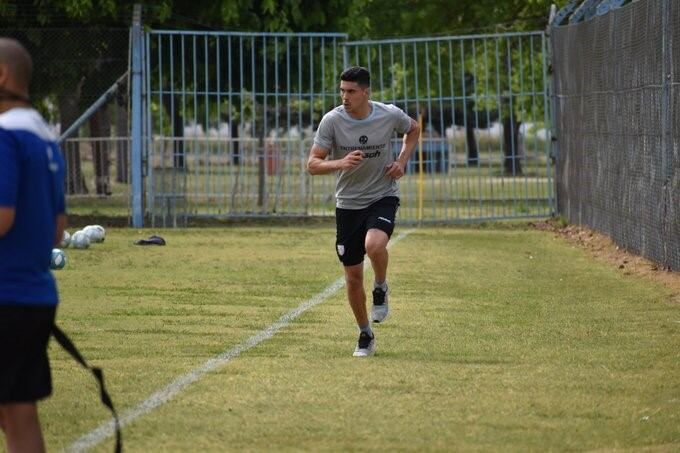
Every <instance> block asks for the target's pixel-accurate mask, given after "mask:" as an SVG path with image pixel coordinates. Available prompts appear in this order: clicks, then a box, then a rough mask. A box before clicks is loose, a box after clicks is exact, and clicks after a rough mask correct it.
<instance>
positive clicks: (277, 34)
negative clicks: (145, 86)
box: [148, 30, 348, 38]
mask: <svg viewBox="0 0 680 453" xmlns="http://www.w3.org/2000/svg"><path fill="white" fill-rule="evenodd" d="M148 34H149V35H184V36H192V35H195V36H213V37H220V36H247V37H258V36H261V37H265V38H269V37H281V38H286V37H290V38H347V37H348V35H347V34H346V33H318V32H309V33H287V32H263V33H258V32H244V31H199V30H150V31H149V32H148Z"/></svg>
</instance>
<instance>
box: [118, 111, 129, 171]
mask: <svg viewBox="0 0 680 453" xmlns="http://www.w3.org/2000/svg"><path fill="white" fill-rule="evenodd" d="M127 127H128V112H127V108H126V104H125V102H124V99H123V102H118V103H117V105H116V136H117V137H118V139H117V140H116V182H120V183H123V184H127V183H128V182H129V178H130V168H129V166H130V147H129V136H128V135H129V134H128V130H127Z"/></svg>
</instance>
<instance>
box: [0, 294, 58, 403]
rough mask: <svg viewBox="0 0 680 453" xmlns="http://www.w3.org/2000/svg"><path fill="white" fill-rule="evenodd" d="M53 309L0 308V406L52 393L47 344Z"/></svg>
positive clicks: (29, 400) (54, 309)
mask: <svg viewBox="0 0 680 453" xmlns="http://www.w3.org/2000/svg"><path fill="white" fill-rule="evenodd" d="M55 312H56V307H49V306H48V307H39V306H32V307H25V306H4V305H3V306H0V404H2V403H29V402H34V401H38V400H40V399H43V398H46V397H48V396H49V395H50V393H52V377H51V375H50V363H49V360H48V358H47V342H48V340H49V339H50V335H51V333H52V325H53V324H54V316H55Z"/></svg>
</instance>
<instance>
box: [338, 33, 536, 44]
mask: <svg viewBox="0 0 680 453" xmlns="http://www.w3.org/2000/svg"><path fill="white" fill-rule="evenodd" d="M544 33H545V32H544V31H528V32H513V33H489V34H482V35H457V36H451V35H448V36H423V37H418V38H398V39H396V38H395V39H378V40H366V41H346V42H344V43H343V44H344V45H346V46H366V45H372V44H413V43H418V42H437V41H472V40H482V39H495V38H512V37H524V36H541V35H542V34H544Z"/></svg>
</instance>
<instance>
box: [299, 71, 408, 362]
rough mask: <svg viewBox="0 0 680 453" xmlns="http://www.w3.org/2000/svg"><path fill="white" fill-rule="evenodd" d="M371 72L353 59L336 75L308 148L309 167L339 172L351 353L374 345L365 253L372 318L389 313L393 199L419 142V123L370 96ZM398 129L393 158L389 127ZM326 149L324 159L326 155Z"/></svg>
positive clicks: (339, 247)
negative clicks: (331, 99) (331, 100)
mask: <svg viewBox="0 0 680 453" xmlns="http://www.w3.org/2000/svg"><path fill="white" fill-rule="evenodd" d="M370 86H371V75H370V73H369V72H368V70H367V69H366V68H363V67H359V66H354V67H351V68H348V69H346V70H345V71H344V72H343V73H342V75H341V76H340V96H341V98H342V105H341V106H338V107H336V108H335V109H333V110H331V111H330V112H328V113H327V114H326V115H324V117H323V119H322V120H321V123H319V128H318V130H317V131H316V136H315V137H314V145H313V146H312V149H311V151H310V153H309V160H308V161H307V171H308V172H309V174H311V175H325V174H329V173H334V172H340V173H339V177H338V180H337V183H336V190H335V198H336V210H335V219H336V228H337V230H336V244H335V245H336V253H337V255H338V258H339V259H340V261H341V262H342V264H343V265H344V269H345V281H346V283H347V299H348V301H349V305H350V307H351V308H352V312H353V313H354V317H355V319H356V322H357V325H358V326H359V341H358V342H357V346H356V349H355V350H354V356H355V357H366V356H370V355H372V354H373V353H374V352H375V336H374V335H373V331H372V330H371V325H370V323H369V319H368V314H367V311H366V292H365V291H364V255H368V257H369V259H370V260H371V265H372V266H373V271H374V274H375V281H374V283H373V288H374V289H373V307H372V310H371V319H372V320H373V322H376V323H379V322H383V321H385V319H386V318H387V315H388V313H389V305H388V299H389V298H388V296H389V289H388V286H387V263H388V253H387V242H388V241H389V239H390V236H391V235H392V232H393V231H394V222H395V218H396V214H397V208H398V207H399V187H398V184H397V180H398V179H399V178H401V177H402V176H404V171H405V170H404V169H405V168H406V163H407V162H408V160H409V158H410V157H411V153H412V152H413V149H414V148H415V145H416V143H417V142H418V137H419V136H420V127H419V126H418V123H417V122H416V121H415V120H413V119H412V118H410V117H409V116H408V115H406V114H405V113H404V112H403V111H402V110H401V109H399V108H398V107H396V106H394V105H391V104H383V103H381V102H375V101H371V100H370V99H369V97H370ZM395 131H396V132H398V133H400V134H404V137H403V144H402V147H401V152H400V153H399V156H398V157H397V160H394V157H393V155H392V149H391V146H390V145H391V141H392V137H393V136H394V132H395ZM329 155H330V158H329V160H326V158H327V157H328V156H329Z"/></svg>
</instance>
